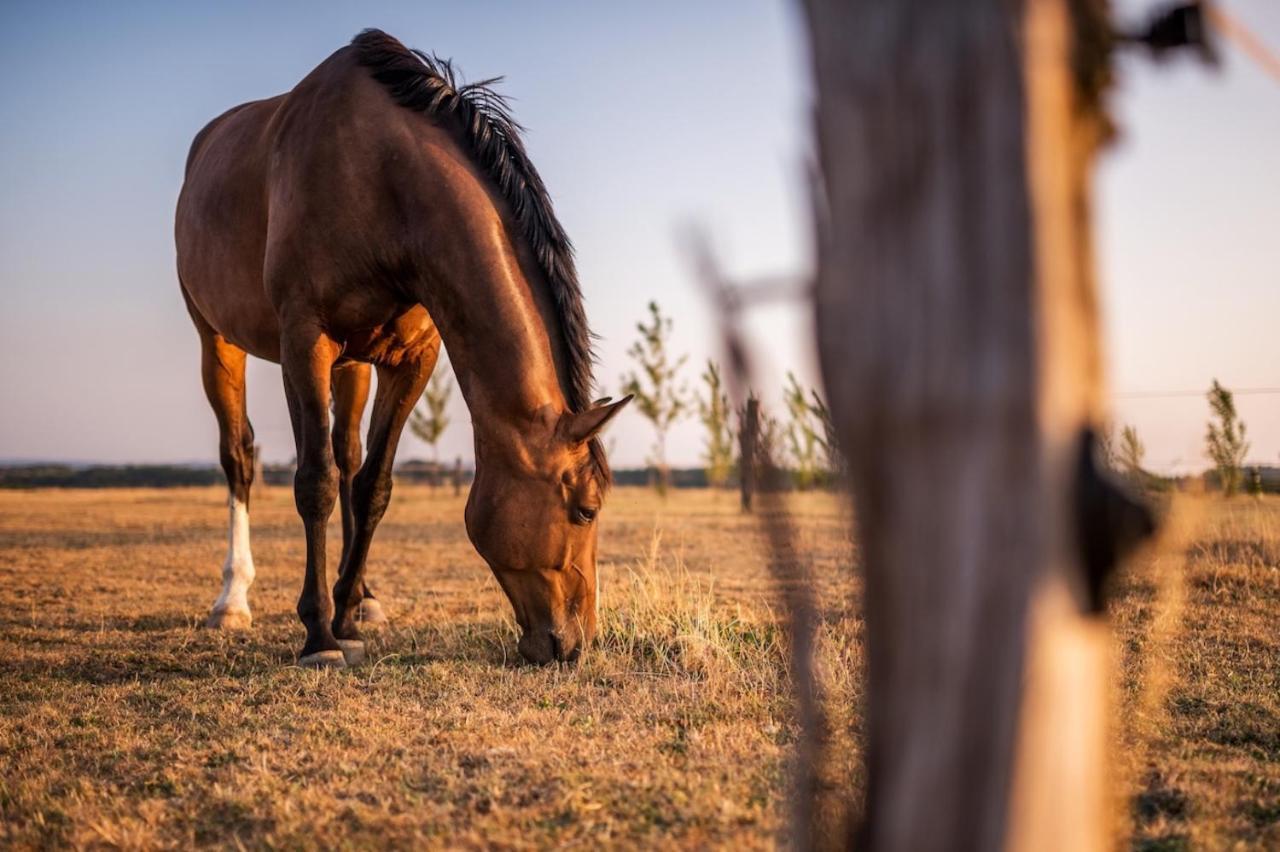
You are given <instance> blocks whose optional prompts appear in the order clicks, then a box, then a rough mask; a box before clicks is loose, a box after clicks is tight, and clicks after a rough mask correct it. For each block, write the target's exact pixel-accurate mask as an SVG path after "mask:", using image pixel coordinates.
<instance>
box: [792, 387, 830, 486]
mask: <svg viewBox="0 0 1280 852" xmlns="http://www.w3.org/2000/svg"><path fill="white" fill-rule="evenodd" d="M784 398H785V401H786V405H787V430H786V438H787V449H788V451H789V452H790V455H791V461H792V463H793V464H794V465H795V481H796V486H797V487H798V488H800V489H801V490H805V489H808V488H812V487H813V486H814V485H815V484H817V482H818V477H819V469H818V450H819V448H820V447H821V445H822V437H821V435H820V434H819V429H821V424H820V423H817V422H815V421H816V418H815V417H814V412H813V408H812V407H811V406H810V404H809V397H808V395H807V394H805V392H804V388H802V387H800V382H799V381H798V380H797V379H796V377H795V374H794V373H787V389H786V393H785V396H784Z"/></svg>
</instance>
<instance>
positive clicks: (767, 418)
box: [738, 392, 784, 491]
mask: <svg viewBox="0 0 1280 852" xmlns="http://www.w3.org/2000/svg"><path fill="white" fill-rule="evenodd" d="M752 403H755V406H756V423H755V436H754V437H755V440H754V441H753V442H751V446H752V448H753V450H754V457H753V458H750V459H747V458H745V457H744V458H743V459H741V464H742V466H743V468H745V467H746V466H747V465H751V467H752V469H753V470H754V471H755V477H756V479H755V482H756V486H757V487H758V488H759V490H761V491H777V490H778V489H779V488H780V487H781V486H782V484H783V483H782V470H781V465H780V464H779V456H780V455H781V451H782V440H783V437H784V436H783V429H782V424H780V423H779V422H778V418H776V417H773V416H771V415H770V414H769V411H768V409H766V408H765V407H764V405H763V404H761V402H760V399H759V397H757V396H756V395H755V393H754V392H750V393H749V394H748V395H747V401H746V402H745V403H743V404H742V405H741V406H740V407H739V408H738V435H739V436H744V435H746V433H747V430H748V429H749V428H750V424H749V423H748V420H749V418H748V416H747V411H748V409H749V407H750V405H751V404H752ZM739 475H741V476H746V475H747V472H746V470H741V471H739Z"/></svg>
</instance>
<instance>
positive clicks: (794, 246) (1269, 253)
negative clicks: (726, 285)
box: [0, 0, 1280, 470]
mask: <svg viewBox="0 0 1280 852" xmlns="http://www.w3.org/2000/svg"><path fill="white" fill-rule="evenodd" d="M1146 7H1147V4H1145V3H1138V2H1132V0H1130V2H1125V3H1122V4H1121V12H1122V13H1125V14H1137V13H1139V12H1141V11H1142V10H1143V9H1145V8H1146ZM1229 8H1230V9H1232V10H1233V11H1234V13H1235V14H1236V15H1237V17H1239V18H1241V19H1242V20H1244V21H1246V22H1247V23H1249V24H1250V25H1251V26H1252V27H1253V28H1254V29H1255V30H1256V31H1257V32H1258V33H1259V34H1260V35H1261V36H1262V37H1263V38H1264V39H1266V40H1267V41H1268V42H1270V43H1271V44H1272V45H1276V46H1280V4H1276V3H1274V2H1270V0H1235V2H1234V3H1232V4H1230V5H1229ZM368 26H376V27H380V28H382V29H385V30H387V31H388V32H390V33H392V34H393V35H396V36H397V37H399V38H400V39H401V40H402V41H404V42H406V43H407V44H410V45H412V46H416V47H420V48H424V49H427V50H431V51H434V52H436V53H438V54H440V55H442V56H452V57H453V58H454V59H455V60H456V61H457V63H458V64H459V65H460V66H461V68H462V70H463V71H464V73H465V74H466V75H467V76H468V77H469V78H472V79H476V78H480V77H487V76H492V75H497V74H503V75H506V81H505V83H503V84H502V89H503V91H504V92H507V93H509V94H510V95H511V96H512V97H513V98H514V109H515V112H516V115H517V117H518V118H519V120H520V121H521V122H522V123H523V124H524V125H526V126H527V127H528V128H529V133H528V136H527V144H528V147H529V149H530V153H531V155H532V157H533V159H534V161H535V163H537V165H538V167H539V169H540V171H541V172H542V174H543V177H544V178H545V179H546V181H547V184H548V185H549V186H550V188H551V191H552V194H553V196H554V197H555V201H556V207H557V210H558V212H559V214H560V217H561V219H562V221H563V223H564V225H565V227H566V228H567V229H568V231H569V233H570V235H571V236H572V238H573V239H574V241H575V243H576V244H577V246H578V257H579V267H580V272H581V277H582V282H583V287H584V290H585V292H586V295H587V300H588V304H587V307H588V314H589V317H590V319H591V321H592V324H593V326H594V328H595V330H596V331H597V332H598V333H599V334H600V335H601V336H602V338H603V339H602V341H601V344H600V356H601V365H600V369H599V373H598V378H599V381H600V384H601V386H602V392H604V393H608V392H616V390H617V387H618V385H619V376H620V374H621V373H622V372H623V371H624V370H625V369H626V367H627V359H626V354H625V352H626V348H627V346H628V345H629V343H630V341H631V339H632V337H633V326H634V323H635V321H636V320H638V319H641V318H642V316H643V314H644V310H645V304H646V302H647V301H648V300H649V299H650V298H653V299H657V300H658V301H659V303H661V304H662V306H663V307H664V308H665V309H666V310H667V311H668V312H670V313H671V314H673V315H674V317H675V321H676V349H677V350H679V351H682V352H686V353H688V354H689V356H690V364H689V368H688V369H687V379H688V381H689V383H690V384H691V385H693V384H695V383H696V381H697V372H698V370H697V367H698V366H699V365H700V363H701V362H702V361H703V360H705V359H706V358H707V357H708V356H712V357H715V356H717V354H718V353H717V346H716V340H715V336H714V333H713V331H712V326H711V323H710V315H709V312H708V310H707V308H706V306H705V304H704V301H703V299H702V296H701V294H700V292H699V291H698V290H697V288H696V287H694V286H693V285H692V283H691V282H690V280H689V276H688V275H687V271H686V269H685V267H684V264H683V262H682V260H681V257H680V255H679V253H678V250H677V237H678V233H679V231H680V229H681V228H682V227H683V226H685V225H686V224H688V223H698V224H701V225H704V226H706V227H707V228H708V229H710V231H711V232H712V233H713V234H714V237H715V240H716V243H717V247H718V249H719V251H720V254H721V255H722V257H723V259H724V261H725V263H726V264H727V266H728V267H729V268H730V270H731V271H732V272H734V273H736V274H740V275H744V276H754V275H758V274H766V273H778V272H798V271H802V270H804V269H806V268H808V267H809V264H810V262H811V260H810V251H809V244H808V237H807V226H806V222H807V201H806V198H805V192H804V179H803V175H804V170H803V162H804V158H805V156H806V151H807V150H808V142H807V140H808V109H809V107H808V104H809V85H808V82H807V78H806V70H805V61H806V60H805V56H804V49H803V43H802V41H801V40H800V39H799V37H798V35H799V28H798V20H797V18H796V15H795V14H794V9H793V8H792V7H791V6H790V5H789V4H786V3H780V2H764V1H763V0H725V2H699V3H689V2H650V3H644V4H621V3H600V2H557V3H537V4H532V3H515V2H510V3H497V2H472V3H466V4H461V3H423V2H417V3H410V2H395V3H361V4H355V3H352V4H336V3H332V4H331V3H314V2H273V3H269V4H264V3H251V2H223V3H218V4H206V5H202V6H196V5H195V4H178V3H161V2H157V3H132V4H129V3H76V2H66V3H58V4H51V3H47V2H39V3H28V2H16V1H15V0H6V2H5V3H4V4H3V5H2V6H0V79H3V81H4V83H3V86H2V88H0V115H3V121H2V122H0V187H3V192H2V193H0V389H2V390H3V398H2V399H3V401H2V402H0V459H4V460H14V459H64V460H78V461H111V462H121V461H135V462H143V461H157V462H159V461H208V462H213V461H214V460H216V458H217V453H216V430H215V427H214V423H213V418H212V415H211V414H210V412H209V410H208V406H207V404H206V402H205V400H204V396H203V393H202V391H201V388H200V381H199V368H198V362H199V356H198V348H197V344H196V337H195V333H194V331H193V330H192V328H191V326H190V321H189V320H188V318H187V316H186V313H185V310H184V308H183V305H182V301H181V298H180V297H179V295H178V286H177V282H176V278H175V275H174V271H173V268H174V264H173V239H172V216H173V205H174V202H175V200H176V197H177V193H178V189H179V187H180V185H181V180H182V166H183V162H184V159H185V157H186V153H187V148H188V146H189V144H190V140H191V138H192V136H193V135H194V134H195V133H196V131H198V130H199V129H200V127H201V126H203V125H204V123H205V122H207V121H208V120H209V119H210V118H212V117H213V116H215V115H217V114H218V113H220V112H222V111H223V110H225V109H227V108H228V107H230V106H233V105H235V104H237V103H240V102H242V101H245V100H250V99H255V98H260V97H264V96H267V95H271V94H275V93H278V92H281V91H285V90H287V89H289V88H290V87H291V86H292V85H293V84H294V83H296V82H297V81H298V80H299V79H301V78H302V77H303V76H304V75H305V74H306V73H307V72H308V71H310V69H311V68H312V67H314V66H315V65H316V64H317V63H319V62H320V61H321V60H322V59H323V58H324V57H325V56H327V55H328V54H329V53H330V52H331V51H333V50H335V49H336V48H338V47H340V46H341V45H343V44H344V43H346V42H347V41H348V40H349V39H350V38H351V36H352V35H354V34H355V33H356V32H358V31H359V30H360V29H362V28H364V27H368ZM1225 59H1226V62H1225V64H1224V66H1223V67H1222V68H1221V70H1220V71H1219V72H1218V73H1216V74H1214V73H1211V72H1207V71H1205V70H1202V69H1201V68H1199V67H1196V66H1194V65H1192V64H1191V63H1189V62H1187V61H1178V62H1175V63H1172V64H1170V65H1168V66H1164V67H1154V66H1152V65H1151V64H1150V63H1148V62H1146V61H1145V60H1142V61H1138V60H1136V59H1132V58H1130V59H1125V60H1124V61H1123V62H1122V63H1121V66H1120V71H1121V79H1120V85H1119V88H1118V91H1117V93H1116V97H1115V101H1114V104H1115V112H1116V116H1117V118H1118V120H1119V122H1120V124H1121V126H1122V128H1123V134H1124V135H1123V138H1122V140H1121V141H1120V143H1119V144H1118V145H1117V146H1115V148H1114V149H1113V150H1112V151H1110V152H1109V153H1108V154H1107V156H1106V158H1105V160H1104V163H1103V166H1102V168H1101V171H1100V173H1099V185H1098V202H1099V203H1098V211H1097V213H1098V216H1097V228H1098V239H1099V251H1100V265H1101V273H1102V276H1101V277H1102V281H1103V296H1104V304H1105V309H1106V317H1107V319H1106V329H1107V340H1106V347H1107V351H1108V353H1109V363H1110V366H1111V386H1112V388H1113V389H1114V390H1115V391H1117V392H1118V394H1124V393H1126V392H1135V391H1136V392H1151V391H1159V392H1163V391H1184V390H1186V391H1200V390H1203V389H1206V388H1207V387H1208V385H1209V383H1210V380H1211V379H1212V378H1213V377H1215V376H1216V377H1218V378H1219V379H1221V380H1222V381H1223V382H1224V383H1225V384H1227V385H1228V386H1235V387H1240V388H1253V387H1271V388H1277V387H1280V84H1277V83H1276V82H1275V81H1273V80H1271V79H1269V78H1267V77H1265V76H1264V75H1263V74H1262V73H1261V72H1259V71H1258V70H1257V69H1256V68H1255V67H1254V66H1252V65H1251V64H1250V63H1249V62H1248V61H1247V60H1245V59H1243V58H1242V57H1241V56H1240V55H1239V54H1238V53H1236V52H1234V51H1233V50H1232V49H1230V48H1227V49H1226V51H1225ZM751 324H752V327H753V328H754V329H756V330H757V331H758V332H759V333H758V334H757V335H756V337H757V338H758V340H759V341H760V344H759V345H760V355H761V359H762V360H763V361H765V362H767V364H768V369H767V373H766V375H765V376H764V383H765V384H766V385H767V387H765V388H764V391H765V397H766V401H768V400H770V399H772V400H776V399H777V398H778V392H777V387H778V386H779V385H781V383H782V381H783V376H784V375H785V373H786V371H787V370H788V369H794V370H796V371H797V372H798V373H799V374H800V375H801V376H802V378H803V379H805V380H806V381H807V382H811V383H812V382H816V375H815V370H814V368H813V362H812V355H811V334H810V332H809V328H808V323H807V321H806V317H805V314H804V312H803V311H801V310H798V309H795V308H786V307H774V308H770V309H764V310H759V311H757V312H755V314H754V315H753V317H752V320H751ZM249 382H250V391H249V393H250V400H249V404H250V416H251V418H252V419H253V422H254V425H255V428H256V430H257V434H258V437H259V439H260V441H261V443H262V444H263V445H264V447H265V453H266V456H267V458H268V459H271V460H287V459H288V458H290V457H291V456H292V455H293V447H292V438H291V435H290V430H289V425H288V415H287V413H286V410H285V406H284V401H283V397H282V394H281V390H280V375H279V369H278V368H277V367H276V366H274V365H270V364H262V363H255V364H254V365H253V366H252V367H251V369H250V376H249ZM1237 402H1238V407H1239V408H1240V411H1241V413H1242V415H1243V417H1244V419H1245V420H1246V422H1247V423H1248V425H1249V429H1250V433H1251V438H1252V442H1253V452H1252V453H1251V459H1253V460H1256V461H1260V462H1269V463H1273V464H1275V463H1280V395H1277V394H1271V395H1262V394H1259V395H1250V396H1241V397H1240V398H1239V399H1238V400H1237ZM455 403H456V408H455V411H454V420H455V425H454V426H452V427H451V428H450V429H449V431H448V433H447V434H446V437H445V439H444V441H443V442H442V455H444V456H445V457H452V456H454V455H463V456H464V457H466V458H468V459H469V458H470V456H471V443H470V433H469V429H468V427H467V422H468V418H467V414H466V411H465V409H464V408H463V407H462V405H461V401H460V400H455ZM1206 411H1207V408H1206V405H1205V403H1204V400H1203V398H1202V397H1196V396H1192V397H1173V398H1132V397H1125V396H1123V395H1121V396H1118V398H1117V400H1116V417H1117V420H1119V421H1120V422H1126V423H1132V424H1134V425H1135V426H1136V427H1137V428H1138V430H1139V432H1140V434H1141V435H1142V437H1143V438H1144V439H1145V441H1146V444H1147V448H1148V460H1149V462H1150V466H1152V467H1154V468H1156V469H1160V470H1171V469H1198V468H1200V467H1202V466H1204V464H1205V462H1204V459H1203V449H1202V447H1203V430H1204V421H1205V418H1206ZM610 443H611V444H612V447H613V457H614V461H615V464H617V465H620V466H629V465H635V464H640V463H643V461H644V459H645V457H646V455H647V452H648V448H649V444H650V435H649V432H648V430H647V429H646V426H645V424H644V422H643V421H642V420H641V419H640V418H639V417H638V416H637V415H634V414H630V413H628V414H627V415H625V416H624V417H623V418H620V421H619V423H618V425H617V426H615V427H613V428H612V430H611V433H610ZM700 444H701V436H700V435H699V433H698V427H697V426H696V424H694V423H692V422H689V423H686V424H683V425H681V426H680V427H678V428H677V430H676V431H675V432H674V433H673V435H672V438H671V441H670V452H671V456H672V461H673V462H674V463H677V464H695V463H697V460H698V456H699V448H700ZM413 455H425V448H424V447H423V446H422V445H421V444H419V443H418V442H417V441H416V439H413V438H409V437H407V438H406V441H405V443H404V444H402V449H401V457H402V458H405V457H408V456H413Z"/></svg>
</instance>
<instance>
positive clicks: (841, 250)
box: [804, 0, 1111, 852]
mask: <svg viewBox="0 0 1280 852" xmlns="http://www.w3.org/2000/svg"><path fill="white" fill-rule="evenodd" d="M804 5H805V9H806V12H807V16H808V23H809V31H810V37H811V39H812V57H813V65H814V76H815V81H816V91H817V113H816V131H817V139H818V147H819V154H820V162H821V171H822V176H823V177H822V181H823V183H822V187H821V189H822V193H821V195H822V197H821V199H820V200H819V205H820V207H819V216H818V220H819V222H820V223H821V225H822V227H821V229H820V230H821V232H820V234H819V249H818V253H819V272H818V277H817V282H816V289H815V319H816V324H817V331H818V345H819V355H820V360H821V364H822V370H823V376H824V379H825V383H826V387H827V388H828V391H829V393H830V397H831V400H830V403H831V410H832V413H833V415H834V418H835V424H836V427H837V429H838V432H839V437H840V439H841V441H842V444H843V449H844V451H845V453H846V455H847V458H848V461H849V467H850V479H851V483H852V486H853V494H854V499H855V504H856V512H857V523H858V526H859V531H860V536H861V542H862V548H863V551H862V552H863V556H864V562H865V572H866V586H865V589H866V591H865V612H866V623H867V659H868V684H867V696H868V702H869V706H868V729H869V733H868V758H867V759H868V800H867V806H866V808H867V809H866V820H865V823H864V824H863V825H862V827H861V829H860V831H861V835H860V838H859V839H860V840H861V841H862V845H863V846H865V847H866V848H869V849H871V850H912V852H930V850H943V849H947V850H952V849H972V850H988V849H1000V848H1013V849H1031V850H1057V849H1061V850H1091V849H1101V848H1104V847H1106V846H1108V845H1110V844H1109V842H1108V829H1109V823H1108V815H1107V807H1106V802H1107V799H1108V796H1109V795H1110V791H1109V788H1108V782H1107V778H1106V761H1105V749H1106V736H1105V727H1106V719H1107V700H1106V694H1107V688H1108V681H1109V679H1110V676H1111V675H1110V669H1109V660H1108V653H1107V635H1106V630H1105V627H1104V625H1103V624H1101V623H1100V621H1099V619H1098V618H1097V617H1096V616H1093V615H1089V614H1086V612H1085V608H1086V604H1087V601H1088V598H1089V592H1088V582H1087V578H1086V571H1085V566H1084V565H1083V564H1082V562H1083V561H1084V560H1083V559H1082V552H1084V551H1085V550H1086V549H1085V548H1082V546H1081V538H1082V537H1081V535H1080V534H1079V531H1080V523H1079V521H1080V516H1081V513H1080V511H1079V508H1078V500H1079V497H1080V494H1082V493H1088V494H1093V493H1095V492H1094V491H1087V490H1082V489H1081V488H1080V482H1079V481H1078V480H1079V478H1080V476H1081V474H1080V470H1081V469H1082V458H1083V457H1082V455H1081V448H1082V446H1084V445H1085V441H1084V440H1083V437H1082V436H1083V434H1084V432H1083V430H1085V429H1086V427H1087V426H1088V425H1089V424H1090V423H1093V422H1097V419H1098V415H1099V409H1100V397H1101V392H1102V389H1101V384H1100V369H1099V361H1100V356H1099V350H1098V343H1097V331H1098V328H1097V326H1098V317H1097V310H1096V308H1097V305H1096V302H1097V298H1096V293H1095V288H1094V280H1093V274H1092V266H1093V261H1092V253H1091V248H1090V244H1089V175H1090V171H1091V163H1092V159H1093V156H1094V153H1095V151H1096V149H1097V147H1098V146H1099V143H1100V142H1101V141H1102V140H1103V139H1104V138H1105V135H1106V133H1107V130H1108V124H1107V120H1106V117H1105V115H1104V113H1103V110H1102V107H1101V105H1100V102H1101V97H1102V94H1103V89H1104V88H1105V85H1106V84H1107V83H1108V81H1109V77H1110V72H1109V48H1110V32H1109V29H1108V23H1107V21H1106V19H1105V16H1104V13H1105V8H1104V3H1103V2H1102V0H1021V2H1020V1H1019V0H970V2H963V3H960V2H955V0H861V2H858V1H857V0H805V3H804ZM1083 467H1086V468H1087V467H1088V465H1083ZM1103 544H1104V545H1106V544H1108V542H1103ZM1103 549H1104V551H1105V547H1104V548H1103ZM1104 561H1105V560H1104Z"/></svg>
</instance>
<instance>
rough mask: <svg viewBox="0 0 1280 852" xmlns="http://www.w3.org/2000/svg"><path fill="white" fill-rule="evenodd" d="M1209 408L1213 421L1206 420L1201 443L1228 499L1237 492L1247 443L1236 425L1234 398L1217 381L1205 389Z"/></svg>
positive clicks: (1237, 417)
mask: <svg viewBox="0 0 1280 852" xmlns="http://www.w3.org/2000/svg"><path fill="white" fill-rule="evenodd" d="M1209 409H1210V411H1212V412H1213V416H1214V417H1216V418H1217V422H1216V423H1215V422H1214V421H1212V420H1210V421H1209V431H1208V433H1207V434H1206V435H1205V442H1206V444H1207V447H1208V452H1209V458H1210V459H1212V460H1213V464H1214V467H1215V468H1217V471H1218V480H1219V481H1220V482H1221V483H1222V493H1223V494H1224V495H1226V496H1227V497H1230V496H1232V495H1233V494H1235V493H1236V492H1237V491H1239V490H1240V482H1241V469H1240V467H1241V465H1242V464H1243V463H1244V457H1245V454H1246V453H1248V452H1249V442H1248V441H1246V440H1245V439H1244V436H1245V426H1244V423H1242V422H1240V418H1239V415H1237V414H1236V402H1235V398H1234V397H1233V396H1232V395H1231V391H1229V390H1227V389H1226V388H1224V387H1223V386H1222V385H1220V384H1219V383H1218V380H1217V379H1214V380H1213V387H1211V388H1210V389H1209Z"/></svg>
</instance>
